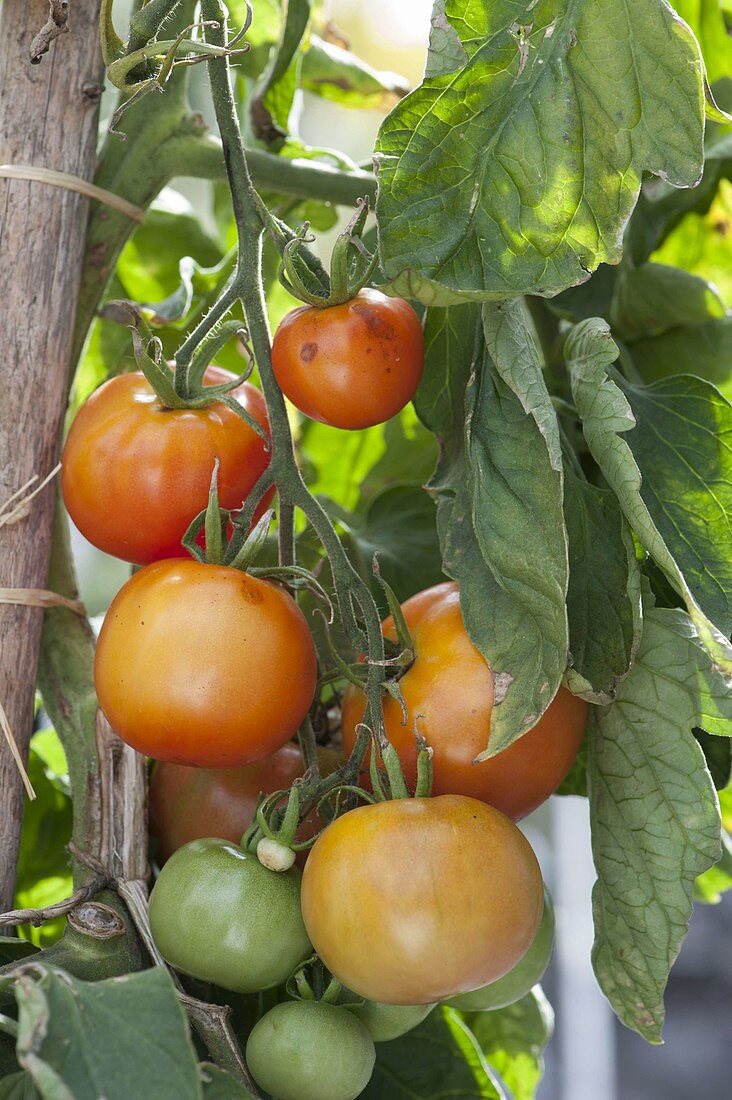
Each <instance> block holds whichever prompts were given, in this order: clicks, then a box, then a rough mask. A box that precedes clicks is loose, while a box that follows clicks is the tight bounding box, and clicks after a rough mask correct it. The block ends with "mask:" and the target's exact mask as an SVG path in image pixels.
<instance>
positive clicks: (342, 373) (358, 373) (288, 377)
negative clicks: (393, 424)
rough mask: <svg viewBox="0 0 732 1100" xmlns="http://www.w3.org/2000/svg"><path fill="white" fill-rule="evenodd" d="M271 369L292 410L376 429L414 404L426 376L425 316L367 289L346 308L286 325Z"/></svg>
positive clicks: (292, 318)
mask: <svg viewBox="0 0 732 1100" xmlns="http://www.w3.org/2000/svg"><path fill="white" fill-rule="evenodd" d="M272 366H273V368H274V372H275V375H276V378H277V381H278V382H279V385H280V388H281V390H282V392H283V393H284V394H285V396H286V397H289V399H290V401H292V403H293V405H295V407H296V408H298V409H299V410H300V412H303V413H305V415H306V416H309V417H310V418H311V420H319V421H320V422H321V423H323V424H330V425H332V426H333V427H335V428H350V429H356V428H370V427H372V426H373V425H374V424H383V423H384V421H386V420H389V419H390V417H392V416H395V415H396V414H397V413H398V412H399V411H400V410H401V409H403V408H404V406H405V405H406V404H407V403H408V402H409V401H411V400H412V398H413V397H414V394H415V392H416V390H417V386H418V385H419V380H420V378H421V377H422V368H423V366H424V338H423V335H422V325H421V323H420V320H419V317H418V316H417V314H416V313H415V311H414V310H413V309H412V307H411V306H410V305H409V303H408V302H405V301H404V300H403V299H401V298H388V297H387V296H386V295H385V294H382V293H381V292H380V291H378V290H361V291H359V293H358V294H357V295H356V297H355V298H352V299H351V300H350V301H349V302H345V303H344V304H343V305H339V306H330V307H328V308H326V309H318V308H316V307H315V306H302V307H301V308H299V309H294V310H292V312H291V313H288V314H287V316H286V317H285V318H284V320H283V321H282V322H281V324H280V326H279V328H278V329H277V332H276V333H275V338H274V341H273V343H272Z"/></svg>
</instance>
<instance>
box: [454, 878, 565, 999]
mask: <svg viewBox="0 0 732 1100" xmlns="http://www.w3.org/2000/svg"><path fill="white" fill-rule="evenodd" d="M553 944H554V907H553V905H552V899H551V897H550V896H549V891H548V890H547V888H546V886H545V887H544V916H543V917H542V918H541V924H540V925H539V931H538V932H537V933H536V935H535V936H534V941H533V943H532V944H531V947H530V948H529V950H528V951H527V952H526V954H525V955H524V957H523V958H522V959H521V960H520V961H519V962H517V963H516V965H515V966H514V968H513V970H509V972H508V974H504V976H503V977H502V978H499V979H498V981H496V982H491V983H490V985H484V986H483V988H482V989H474V990H473V992H472V993H461V994H459V996H457V997H451V998H450V999H449V1000H448V1001H445V1004H448V1005H450V1007H451V1008H457V1009H458V1010H459V1011H460V1012H490V1011H492V1010H493V1009H495V1008H505V1007H506V1005H512V1004H514V1003H515V1002H516V1001H520V1000H521V998H522V997H525V996H526V994H527V993H528V992H529V990H530V989H533V987H534V986H535V985H536V983H537V982H538V981H541V978H542V977H543V974H544V971H545V970H546V968H547V966H548V965H549V960H550V958H551V957H552V946H553Z"/></svg>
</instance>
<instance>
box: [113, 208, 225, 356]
mask: <svg viewBox="0 0 732 1100" xmlns="http://www.w3.org/2000/svg"><path fill="white" fill-rule="evenodd" d="M181 256H192V257H193V259H194V260H196V261H197V262H198V263H199V264H200V265H201V266H202V267H214V265H215V264H217V263H218V262H219V260H220V259H221V249H220V248H219V246H218V245H217V244H216V242H215V241H214V240H213V239H212V238H211V237H210V236H209V235H208V233H206V232H205V230H204V229H203V228H202V226H201V223H200V221H199V220H198V218H197V217H196V213H195V210H194V209H193V207H192V206H191V204H190V203H189V202H188V200H187V199H186V198H184V197H183V195H180V194H179V193H178V192H177V191H174V190H173V189H172V188H170V187H166V188H165V190H164V191H162V192H161V193H160V195H159V196H158V197H157V199H155V201H154V202H153V204H152V205H151V207H150V209H149V210H148V211H147V213H146V215H145V221H144V224H143V225H141V226H139V227H138V228H137V229H136V230H135V233H134V235H133V236H132V238H131V240H130V241H128V243H127V244H126V245H125V247H124V248H123V250H122V254H121V255H120V258H119V260H118V262H117V277H118V278H119V280H120V282H121V284H122V286H123V288H124V293H123V295H122V297H125V298H130V299H131V300H132V301H134V302H160V301H161V300H162V299H164V298H166V297H167V296H168V295H169V294H172V293H173V291H175V290H176V289H177V287H178V285H179V281H180V274H179V264H180V259H181ZM128 339H129V336H128Z"/></svg>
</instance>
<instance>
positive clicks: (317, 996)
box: [285, 955, 362, 1008]
mask: <svg viewBox="0 0 732 1100" xmlns="http://www.w3.org/2000/svg"><path fill="white" fill-rule="evenodd" d="M285 990H286V992H287V995H288V996H289V997H292V998H293V1000H296V1001H322V1002H323V1003H324V1004H329V1005H339V1006H340V1007H341V1008H345V1007H347V1006H346V1005H345V1004H343V1001H342V999H341V995H342V993H343V992H347V993H350V990H345V991H344V989H343V986H342V984H341V983H340V982H339V981H338V979H337V978H334V977H333V975H332V974H331V973H330V971H329V970H327V969H326V967H325V966H324V964H323V962H322V960H321V959H320V958H319V957H318V956H317V955H311V956H310V958H309V959H306V960H305V962H304V963H302V964H301V965H300V966H299V967H298V969H297V970H295V971H294V973H293V974H292V975H291V976H290V978H289V979H288V980H287V982H286V984H285ZM352 996H353V995H352ZM361 1002H362V998H357V999H356V1000H355V1001H354V1003H361Z"/></svg>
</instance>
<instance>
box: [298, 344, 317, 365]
mask: <svg viewBox="0 0 732 1100" xmlns="http://www.w3.org/2000/svg"><path fill="white" fill-rule="evenodd" d="M317 354H318V345H317V344H303V346H302V347H301V348H300V358H301V359H302V361H303V363H312V361H313V359H314V358H315V356H316V355H317Z"/></svg>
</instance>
